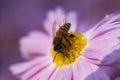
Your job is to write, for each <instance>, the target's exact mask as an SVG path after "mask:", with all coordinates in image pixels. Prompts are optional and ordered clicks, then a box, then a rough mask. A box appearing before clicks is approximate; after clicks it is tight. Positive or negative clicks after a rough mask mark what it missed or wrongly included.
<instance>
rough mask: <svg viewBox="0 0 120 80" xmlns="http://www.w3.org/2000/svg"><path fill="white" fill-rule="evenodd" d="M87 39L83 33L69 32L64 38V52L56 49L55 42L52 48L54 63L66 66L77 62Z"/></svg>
mask: <svg viewBox="0 0 120 80" xmlns="http://www.w3.org/2000/svg"><path fill="white" fill-rule="evenodd" d="M86 43H87V41H86V38H85V36H84V35H83V34H80V33H77V32H69V33H67V34H66V35H65V39H63V40H62V44H63V45H64V48H63V50H62V52H58V51H55V50H54V44H53V45H52V48H51V55H52V59H53V63H54V64H55V65H56V66H66V65H70V64H72V63H73V62H75V61H76V60H77V59H78V58H79V57H80V56H81V53H82V51H83V49H84V48H85V45H86Z"/></svg>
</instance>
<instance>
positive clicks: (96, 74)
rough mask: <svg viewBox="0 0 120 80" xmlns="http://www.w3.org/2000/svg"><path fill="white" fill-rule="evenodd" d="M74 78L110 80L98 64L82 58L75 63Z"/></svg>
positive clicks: (76, 79)
mask: <svg viewBox="0 0 120 80" xmlns="http://www.w3.org/2000/svg"><path fill="white" fill-rule="evenodd" d="M73 80H110V79H109V77H108V76H107V74H106V73H105V72H103V71H102V70H101V69H100V68H99V67H98V66H96V65H94V64H92V63H89V62H87V61H86V60H85V59H84V58H80V59H79V60H78V61H77V64H74V65H73Z"/></svg>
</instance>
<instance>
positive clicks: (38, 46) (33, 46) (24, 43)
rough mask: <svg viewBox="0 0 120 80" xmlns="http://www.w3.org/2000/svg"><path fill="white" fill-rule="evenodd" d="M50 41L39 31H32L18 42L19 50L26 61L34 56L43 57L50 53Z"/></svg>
mask: <svg viewBox="0 0 120 80" xmlns="http://www.w3.org/2000/svg"><path fill="white" fill-rule="evenodd" d="M51 44H52V39H51V38H50V37H49V36H47V35H45V33H42V32H39V31H32V32H30V33H29V35H28V36H26V37H23V38H22V39H21V40H20V50H21V52H22V56H23V57H24V58H26V59H28V58H31V57H33V56H35V55H37V56H38V55H45V54H46V53H50V47H51Z"/></svg>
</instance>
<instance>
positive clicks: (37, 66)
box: [10, 57, 51, 80]
mask: <svg viewBox="0 0 120 80" xmlns="http://www.w3.org/2000/svg"><path fill="white" fill-rule="evenodd" d="M49 64H51V61H50V59H49V57H43V58H40V57H39V58H36V59H34V60H32V61H29V62H24V63H20V64H15V65H12V66H10V70H11V71H12V73H13V74H14V75H17V76H18V77H20V78H21V79H22V80H29V79H30V78H31V77H33V76H35V75H36V74H38V73H39V72H41V71H42V70H44V68H46V67H47V66H48V65H49Z"/></svg>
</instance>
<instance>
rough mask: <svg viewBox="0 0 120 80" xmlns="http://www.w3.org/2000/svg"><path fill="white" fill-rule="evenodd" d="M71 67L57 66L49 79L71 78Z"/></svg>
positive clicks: (65, 79) (64, 79) (63, 79)
mask: <svg viewBox="0 0 120 80" xmlns="http://www.w3.org/2000/svg"><path fill="white" fill-rule="evenodd" d="M71 78H72V69H71V67H70V66H64V67H58V68H57V70H56V71H55V72H54V73H53V74H52V76H51V77H50V80H56V79H57V80H71Z"/></svg>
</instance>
